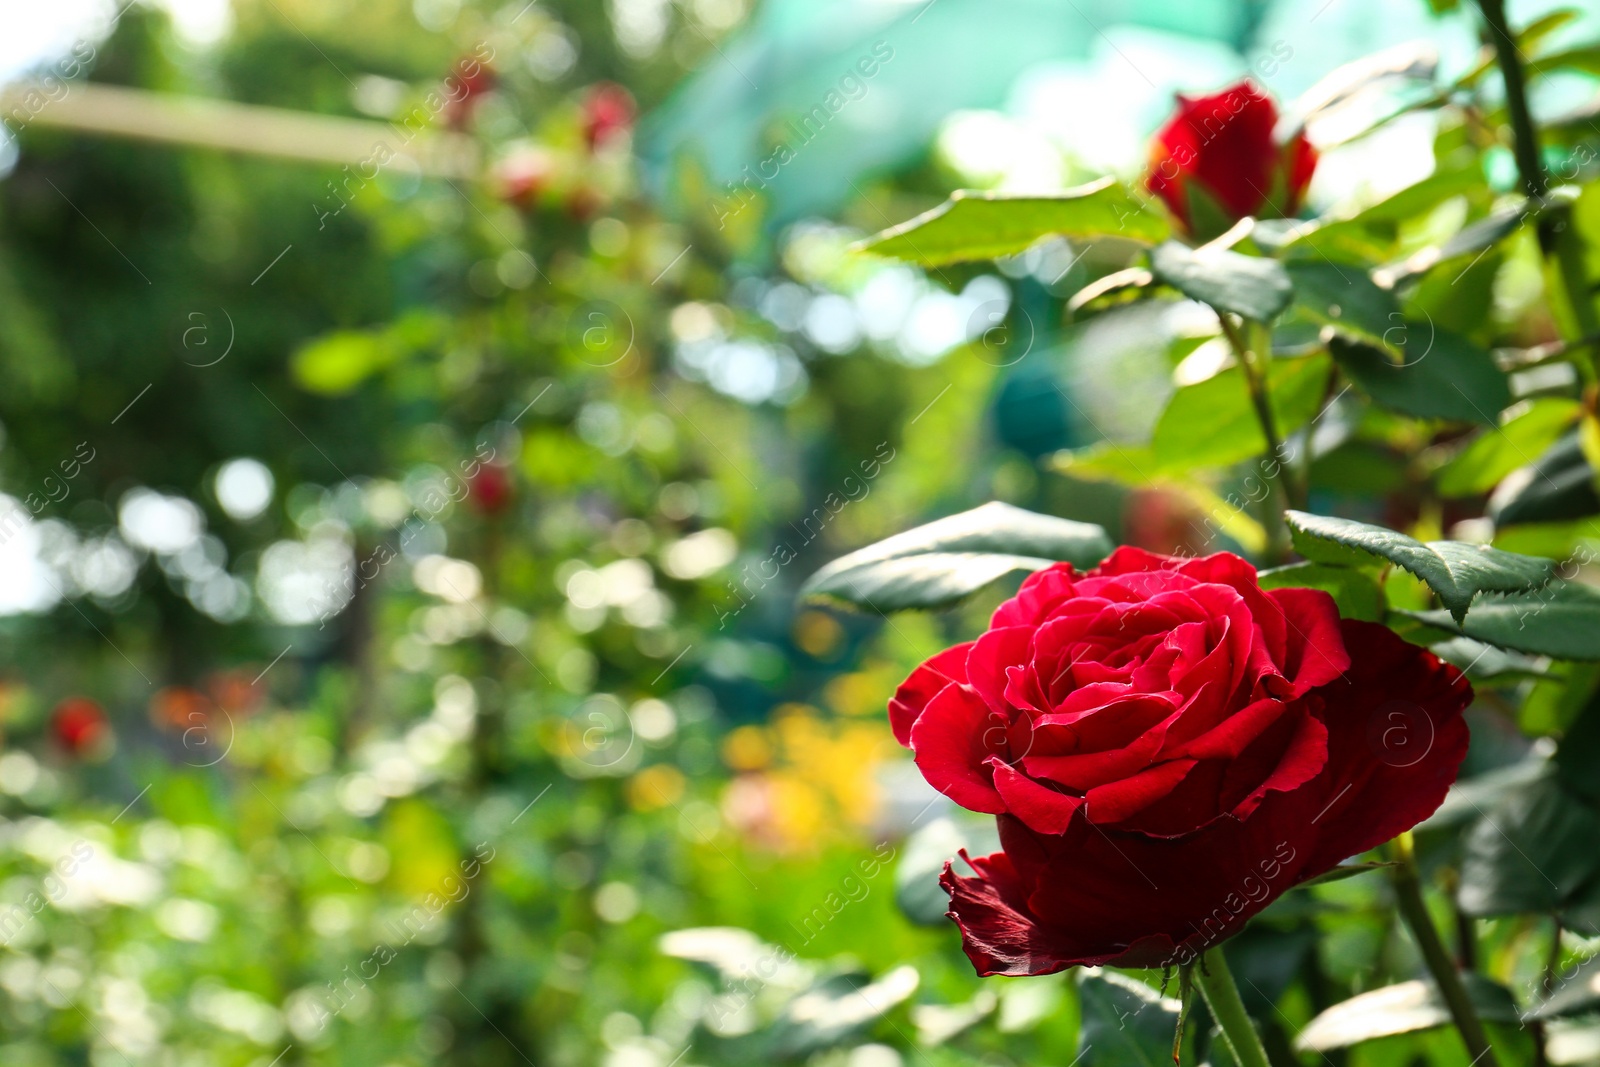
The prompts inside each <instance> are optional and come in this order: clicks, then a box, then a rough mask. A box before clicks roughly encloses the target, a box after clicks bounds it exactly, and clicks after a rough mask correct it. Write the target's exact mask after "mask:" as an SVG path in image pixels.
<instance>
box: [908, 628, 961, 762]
mask: <svg viewBox="0 0 1600 1067" xmlns="http://www.w3.org/2000/svg"><path fill="white" fill-rule="evenodd" d="M975 644H977V642H976V641H967V642H965V643H963V644H959V645H956V646H954V647H952V648H947V649H945V650H944V651H943V652H941V653H939V654H938V655H937V656H934V657H932V658H931V659H929V660H927V661H926V662H924V663H923V664H921V665H920V666H918V667H917V669H916V670H914V671H912V672H911V677H909V678H907V679H906V680H905V681H903V682H901V683H900V688H898V689H896V690H895V691H894V696H893V697H892V698H890V700H889V727H890V728H891V729H892V730H894V739H895V740H896V741H898V742H900V743H901V744H902V745H905V746H907V747H910V745H911V726H912V724H913V723H915V722H916V721H917V716H919V715H921V714H922V711H923V709H924V708H926V707H927V706H928V701H930V700H932V699H933V698H934V697H935V696H937V695H938V694H939V690H941V689H943V688H944V687H945V686H947V685H949V684H950V683H951V682H965V681H966V680H967V653H968V652H970V651H971V649H972V646H973V645H975Z"/></svg>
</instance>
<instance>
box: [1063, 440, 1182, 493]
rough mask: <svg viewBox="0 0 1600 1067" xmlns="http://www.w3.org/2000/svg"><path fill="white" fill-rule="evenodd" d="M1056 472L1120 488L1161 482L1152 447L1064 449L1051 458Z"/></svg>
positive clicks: (1097, 444) (1107, 444) (1099, 445)
mask: <svg viewBox="0 0 1600 1067" xmlns="http://www.w3.org/2000/svg"><path fill="white" fill-rule="evenodd" d="M1050 466H1051V468H1052V469H1054V470H1057V471H1059V472H1061V473H1062V474H1069V475H1071V476H1072V477H1074V478H1083V479H1086V480H1088V481H1094V482H1116V483H1118V484H1119V485H1129V486H1143V485H1154V484H1155V483H1156V482H1158V481H1160V480H1161V478H1160V475H1161V473H1162V471H1161V465H1160V464H1159V463H1158V462H1157V461H1156V456H1155V453H1154V452H1152V451H1151V450H1150V446H1149V445H1129V444H1118V443H1117V442H1116V441H1096V442H1095V443H1094V444H1092V445H1084V446H1083V447H1082V448H1063V449H1062V450H1061V451H1059V452H1057V453H1056V454H1055V455H1053V456H1051V457H1050Z"/></svg>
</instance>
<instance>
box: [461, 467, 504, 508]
mask: <svg viewBox="0 0 1600 1067" xmlns="http://www.w3.org/2000/svg"><path fill="white" fill-rule="evenodd" d="M514 488H515V485H514V483H513V482H512V480H511V475H510V474H509V473H507V471H506V469H505V468H504V467H496V466H492V465H489V464H485V465H483V466H481V467H479V468H478V473H476V474H474V475H473V476H472V477H471V478H468V479H467V499H468V500H470V501H471V502H472V506H473V508H475V509H476V510H477V512H478V513H479V514H480V515H499V514H500V513H501V512H503V511H505V510H506V508H508V507H510V505H511V494H512V490H513V489H514Z"/></svg>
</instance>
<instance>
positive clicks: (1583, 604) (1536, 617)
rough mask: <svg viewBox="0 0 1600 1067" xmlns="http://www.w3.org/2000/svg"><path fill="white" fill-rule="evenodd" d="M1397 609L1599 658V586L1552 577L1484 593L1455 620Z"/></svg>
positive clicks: (1523, 646)
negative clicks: (1531, 586)
mask: <svg viewBox="0 0 1600 1067" xmlns="http://www.w3.org/2000/svg"><path fill="white" fill-rule="evenodd" d="M1524 558H1531V557H1524ZM1400 614H1402V615H1406V616H1409V617H1411V618H1414V619H1416V620H1417V621H1419V622H1423V623H1426V624H1428V625H1430V626H1436V627H1439V628H1440V629H1444V630H1449V631H1450V632H1452V633H1458V634H1462V635H1463V636H1466V637H1470V638H1472V639H1473V640H1475V641H1483V642H1484V643H1486V644H1491V645H1496V646H1498V647H1500V648H1510V649H1515V650H1516V651H1518V652H1527V653H1529V654H1530V655H1534V656H1550V657H1552V658H1554V659H1571V660H1600V591H1597V590H1595V589H1592V588H1590V587H1589V586H1586V585H1580V584H1579V583H1577V582H1567V581H1553V582H1551V583H1549V584H1548V585H1546V586H1545V587H1544V588H1542V589H1537V590H1532V591H1530V592H1527V593H1519V594H1510V595H1504V596H1494V595H1490V596H1485V597H1483V598H1481V599H1480V600H1478V602H1477V603H1475V604H1474V605H1473V606H1472V614H1470V615H1468V616H1467V617H1466V618H1465V619H1464V620H1462V621H1460V622H1459V624H1458V623H1457V622H1456V621H1455V620H1454V619H1452V617H1451V616H1450V614H1449V613H1448V612H1445V611H1403V612H1401V613H1400Z"/></svg>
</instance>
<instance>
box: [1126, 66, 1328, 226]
mask: <svg viewBox="0 0 1600 1067" xmlns="http://www.w3.org/2000/svg"><path fill="white" fill-rule="evenodd" d="M1277 124H1278V109H1277V108H1276V107H1274V106H1273V104H1272V100H1271V98H1270V97H1267V96H1265V95H1264V94H1262V93H1261V91H1260V90H1258V89H1257V88H1256V87H1255V86H1254V85H1253V84H1251V82H1250V81H1249V80H1248V79H1246V80H1245V81H1242V82H1240V83H1239V84H1238V85H1235V86H1233V87H1232V88H1230V89H1224V90H1223V91H1222V92H1220V93H1216V94H1214V95H1212V96H1199V97H1193V98H1191V97H1186V96H1181V95H1180V96H1179V97H1178V113H1177V114H1176V115H1174V116H1173V117H1172V119H1171V121H1169V122H1168V123H1167V124H1166V125H1165V126H1164V127H1162V129H1161V132H1159V133H1157V134H1156V139H1155V141H1154V142H1153V143H1152V144H1151V146H1150V176H1149V178H1148V179H1146V184H1147V185H1148V186H1149V187H1150V191H1151V192H1152V193H1155V194H1156V195H1157V196H1159V197H1160V198H1161V199H1162V200H1164V201H1166V204H1167V207H1169V208H1171V209H1172V213H1173V214H1174V215H1176V216H1177V217H1178V219H1179V221H1180V222H1182V224H1183V226H1184V228H1185V229H1186V230H1188V231H1189V232H1190V233H1191V234H1193V235H1194V236H1196V237H1199V238H1201V239H1203V240H1205V239H1209V238H1211V237H1215V236H1216V235H1217V234H1219V233H1221V232H1223V231H1224V230H1226V229H1227V228H1228V227H1229V226H1232V225H1233V224H1234V223H1235V222H1238V221H1239V220H1240V219H1242V218H1244V217H1245V216H1246V215H1253V216H1255V217H1256V218H1274V219H1276V218H1285V217H1288V216H1292V215H1294V214H1296V213H1297V212H1299V210H1300V203H1301V200H1302V199H1303V198H1304V196H1305V191H1306V186H1307V185H1309V184H1310V183H1311V175H1312V172H1313V171H1315V170H1316V169H1317V153H1316V150H1315V149H1314V148H1312V147H1311V144H1310V142H1308V141H1307V140H1306V138H1305V134H1304V133H1302V132H1300V131H1296V132H1295V134H1294V136H1293V137H1291V138H1290V139H1289V140H1288V141H1287V142H1286V143H1284V144H1279V143H1278V142H1277V141H1276V140H1274V139H1273V129H1274V127H1276V126H1277Z"/></svg>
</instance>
